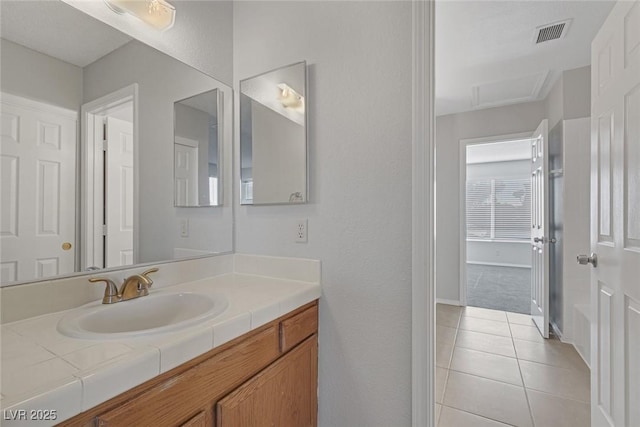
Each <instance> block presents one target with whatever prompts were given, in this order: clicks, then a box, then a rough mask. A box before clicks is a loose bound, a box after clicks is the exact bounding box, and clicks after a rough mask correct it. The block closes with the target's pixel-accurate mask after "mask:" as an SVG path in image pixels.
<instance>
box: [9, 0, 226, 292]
mask: <svg viewBox="0 0 640 427" xmlns="http://www.w3.org/2000/svg"><path fill="white" fill-rule="evenodd" d="M1 8H2V14H1V19H2V21H1V26H0V37H1V39H0V43H1V45H0V55H1V58H0V67H1V70H0V73H1V74H0V75H1V82H0V90H1V93H0V103H1V112H0V116H1V123H2V127H1V134H2V139H1V145H0V157H1V165H0V172H1V180H0V197H1V200H0V208H1V209H0V245H1V247H0V267H1V268H0V285H1V286H6V285H16V284H21V283H28V282H33V281H39V280H47V279H50V278H53V277H61V276H70V275H79V274H89V273H86V272H87V271H89V272H91V273H93V274H95V271H94V270H97V269H121V268H124V267H131V266H132V265H139V264H149V263H159V262H166V261H171V260H176V259H184V258H193V257H202V256H212V255H215V254H218V253H229V252H232V251H233V212H232V209H233V208H232V206H231V203H227V204H226V205H225V204H223V202H222V194H223V193H225V194H230V193H231V191H232V190H231V188H232V173H231V169H232V168H231V167H224V165H225V164H228V165H231V163H232V158H231V155H232V149H231V145H232V138H233V133H232V132H233V130H232V111H233V94H232V89H231V88H230V87H229V86H227V85H225V84H223V83H221V82H220V81H218V80H216V79H214V78H212V77H211V76H209V75H206V74H204V73H202V72H200V71H198V70H196V69H194V68H192V67H190V66H188V65H186V64H185V63H183V62H180V61H178V60H176V59H175V58H173V57H171V56H168V55H166V54H165V53H163V52H160V51H158V50H156V49H154V48H151V47H149V46H148V45H146V44H144V43H142V42H140V41H138V40H136V39H132V38H131V37H130V36H128V35H126V34H124V33H121V32H120V31H118V30H116V29H114V28H112V27H111V26H109V25H106V24H104V23H102V22H100V21H98V20H96V19H94V18H92V17H90V16H89V15H86V14H85V13H83V12H81V11H79V10H78V9H76V8H74V7H72V6H70V5H68V4H66V3H64V2H62V1H13V0H3V1H2V4H1ZM189 100H191V101H189ZM200 100H202V103H203V104H209V107H206V108H209V110H210V111H208V112H207V114H208V115H209V118H210V119H212V118H213V117H215V122H216V123H215V129H214V125H213V124H212V123H209V124H207V131H210V132H211V134H212V135H215V137H213V136H209V137H207V138H206V139H207V141H206V142H205V143H204V145H203V148H202V151H204V149H205V148H204V147H206V149H207V150H208V151H207V154H206V156H205V155H203V159H204V160H205V161H206V162H207V165H203V166H204V167H203V169H204V170H205V173H206V174H207V177H209V176H210V171H213V172H215V179H216V180H217V182H215V180H214V181H212V180H211V179H210V178H207V179H204V174H203V179H204V181H207V182H213V184H214V185H213V190H211V187H209V189H207V190H206V192H205V193H206V197H203V199H202V200H203V201H204V202H205V203H202V204H201V205H202V206H208V207H204V208H200V209H192V208H183V207H180V206H176V204H175V203H174V202H175V197H174V153H175V137H176V135H180V134H181V132H182V131H181V130H180V129H182V122H181V120H180V119H179V118H178V120H177V122H176V123H175V126H179V127H180V129H178V130H174V119H175V117H174V114H175V108H176V104H181V103H183V104H185V106H188V105H187V104H189V103H192V104H193V105H195V104H197V103H199V102H200ZM214 107H215V108H214ZM225 112H228V114H225ZM184 135H185V136H184V137H185V138H189V137H190V136H189V135H187V134H184ZM210 148H211V149H210ZM212 165H215V166H212ZM216 189H217V191H216ZM205 199H206V200H205ZM214 205H215V207H211V206H214ZM185 206H189V205H185Z"/></svg>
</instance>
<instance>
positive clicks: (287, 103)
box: [278, 83, 304, 111]
mask: <svg viewBox="0 0 640 427" xmlns="http://www.w3.org/2000/svg"><path fill="white" fill-rule="evenodd" d="M278 101H280V103H281V104H282V106H283V107H285V108H291V109H293V110H300V111H304V96H302V95H300V94H299V93H298V92H296V91H295V90H293V89H292V88H291V87H290V86H289V85H287V84H286V83H280V84H279V85H278Z"/></svg>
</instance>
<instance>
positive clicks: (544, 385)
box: [519, 360, 591, 403]
mask: <svg viewBox="0 0 640 427" xmlns="http://www.w3.org/2000/svg"><path fill="white" fill-rule="evenodd" d="M519 363H520V370H521V371H522V377H523V379H524V385H525V387H526V388H527V389H534V390H538V391H544V392H546V393H550V394H553V395H555V396H560V397H566V398H567V399H573V400H579V401H582V402H586V403H588V402H589V401H590V393H591V390H590V386H589V385H590V379H589V376H590V374H589V372H588V371H586V372H585V371H578V370H574V369H566V368H558V367H555V366H549V365H543V364H541V363H536V362H528V361H526V360H520V361H519Z"/></svg>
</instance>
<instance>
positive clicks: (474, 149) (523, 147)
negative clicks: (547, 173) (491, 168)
mask: <svg viewBox="0 0 640 427" xmlns="http://www.w3.org/2000/svg"><path fill="white" fill-rule="evenodd" d="M530 158H531V140H530V139H521V140H516V141H502V142H491V143H487V144H474V145H468V146H467V164H473V163H488V162H507V161H511V160H529V159H530Z"/></svg>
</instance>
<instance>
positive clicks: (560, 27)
mask: <svg viewBox="0 0 640 427" xmlns="http://www.w3.org/2000/svg"><path fill="white" fill-rule="evenodd" d="M570 23H571V20H570V19H568V20H566V21H562V22H554V23H553V24H548V25H543V26H542V27H538V28H536V31H535V33H534V42H535V44H539V43H544V42H548V41H551V40H558V39H561V38H564V37H565V36H566V34H567V30H568V29H569V24H570Z"/></svg>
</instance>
